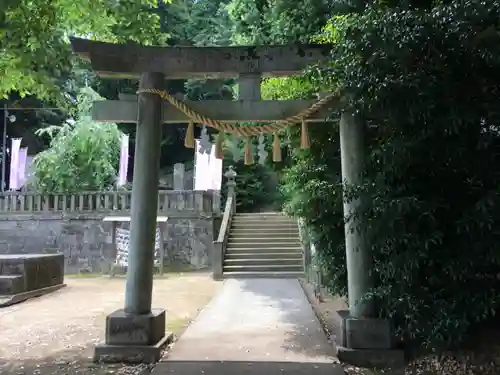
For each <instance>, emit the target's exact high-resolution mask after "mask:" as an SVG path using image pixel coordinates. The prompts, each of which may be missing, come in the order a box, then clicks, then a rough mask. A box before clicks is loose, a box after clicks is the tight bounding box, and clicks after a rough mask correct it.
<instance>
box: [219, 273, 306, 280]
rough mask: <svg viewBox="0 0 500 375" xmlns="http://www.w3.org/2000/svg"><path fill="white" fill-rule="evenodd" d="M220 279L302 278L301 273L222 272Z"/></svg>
mask: <svg viewBox="0 0 500 375" xmlns="http://www.w3.org/2000/svg"><path fill="white" fill-rule="evenodd" d="M222 277H224V278H226V279H268V278H269V279H298V278H301V277H304V273H303V272H287V271H275V272H246V271H243V272H240V271H238V272H224V273H223V274H222Z"/></svg>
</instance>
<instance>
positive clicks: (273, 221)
mask: <svg viewBox="0 0 500 375" xmlns="http://www.w3.org/2000/svg"><path fill="white" fill-rule="evenodd" d="M231 222H232V223H248V224H253V223H262V224H266V225H280V224H281V225H283V224H286V225H294V226H297V223H296V222H295V221H292V220H288V219H266V218H262V219H247V218H238V217H233V219H232V220H231Z"/></svg>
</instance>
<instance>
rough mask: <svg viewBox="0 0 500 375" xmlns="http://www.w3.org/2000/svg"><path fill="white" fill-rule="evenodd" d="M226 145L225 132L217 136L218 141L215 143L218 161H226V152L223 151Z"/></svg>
mask: <svg viewBox="0 0 500 375" xmlns="http://www.w3.org/2000/svg"><path fill="white" fill-rule="evenodd" d="M223 145H224V132H219V134H217V140H216V141H215V157H216V158H217V159H220V160H223V159H224V150H223V149H222V148H223Z"/></svg>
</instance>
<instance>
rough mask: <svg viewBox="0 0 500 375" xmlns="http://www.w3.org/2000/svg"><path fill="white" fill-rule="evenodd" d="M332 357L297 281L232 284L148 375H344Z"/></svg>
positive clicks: (281, 280) (258, 280)
mask: <svg viewBox="0 0 500 375" xmlns="http://www.w3.org/2000/svg"><path fill="white" fill-rule="evenodd" d="M167 319H168V317H167ZM333 352H334V350H333V347H332V345H331V344H329V343H328V342H327V340H326V337H325V334H324V333H323V330H322V329H321V326H320V324H319V322H318V320H317V319H316V316H315V315H314V312H313V310H312V308H311V306H310V304H309V302H308V301H307V299H306V297H305V295H304V292H303V290H302V287H301V286H300V284H299V282H298V281H297V280H293V279H239V280H236V279H231V280H226V281H225V283H224V286H223V288H222V290H221V291H220V293H219V294H218V295H217V296H216V297H215V298H214V299H213V300H212V301H211V302H210V303H209V304H208V305H207V306H206V308H205V309H204V310H203V311H202V312H201V314H200V315H199V316H198V318H197V319H196V320H195V321H194V322H193V323H192V324H191V325H190V326H189V327H188V329H187V330H186V331H185V332H184V334H183V335H182V336H181V337H180V339H179V341H177V343H175V344H174V346H173V348H172V350H171V351H170V352H169V353H168V354H167V355H166V357H165V358H164V359H163V360H162V361H161V362H160V363H159V364H158V365H157V366H156V368H155V369H154V370H153V373H152V374H153V375H163V374H173V373H175V374H179V375H190V374H204V375H222V374H227V375H230V374H238V375H246V374H248V375H252V374H257V373H259V374H266V375H273V374H280V375H281V374H283V373H288V374H312V375H323V374H325V375H326V374H328V375H341V374H344V371H343V370H342V368H341V367H340V366H338V365H335V364H334V357H333V354H334V353H333Z"/></svg>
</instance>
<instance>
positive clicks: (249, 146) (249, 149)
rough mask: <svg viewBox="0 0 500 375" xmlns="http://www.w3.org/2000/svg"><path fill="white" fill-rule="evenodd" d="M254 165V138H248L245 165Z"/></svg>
mask: <svg viewBox="0 0 500 375" xmlns="http://www.w3.org/2000/svg"><path fill="white" fill-rule="evenodd" d="M252 164H253V152H252V138H250V137H247V139H246V141H245V165H252Z"/></svg>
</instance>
